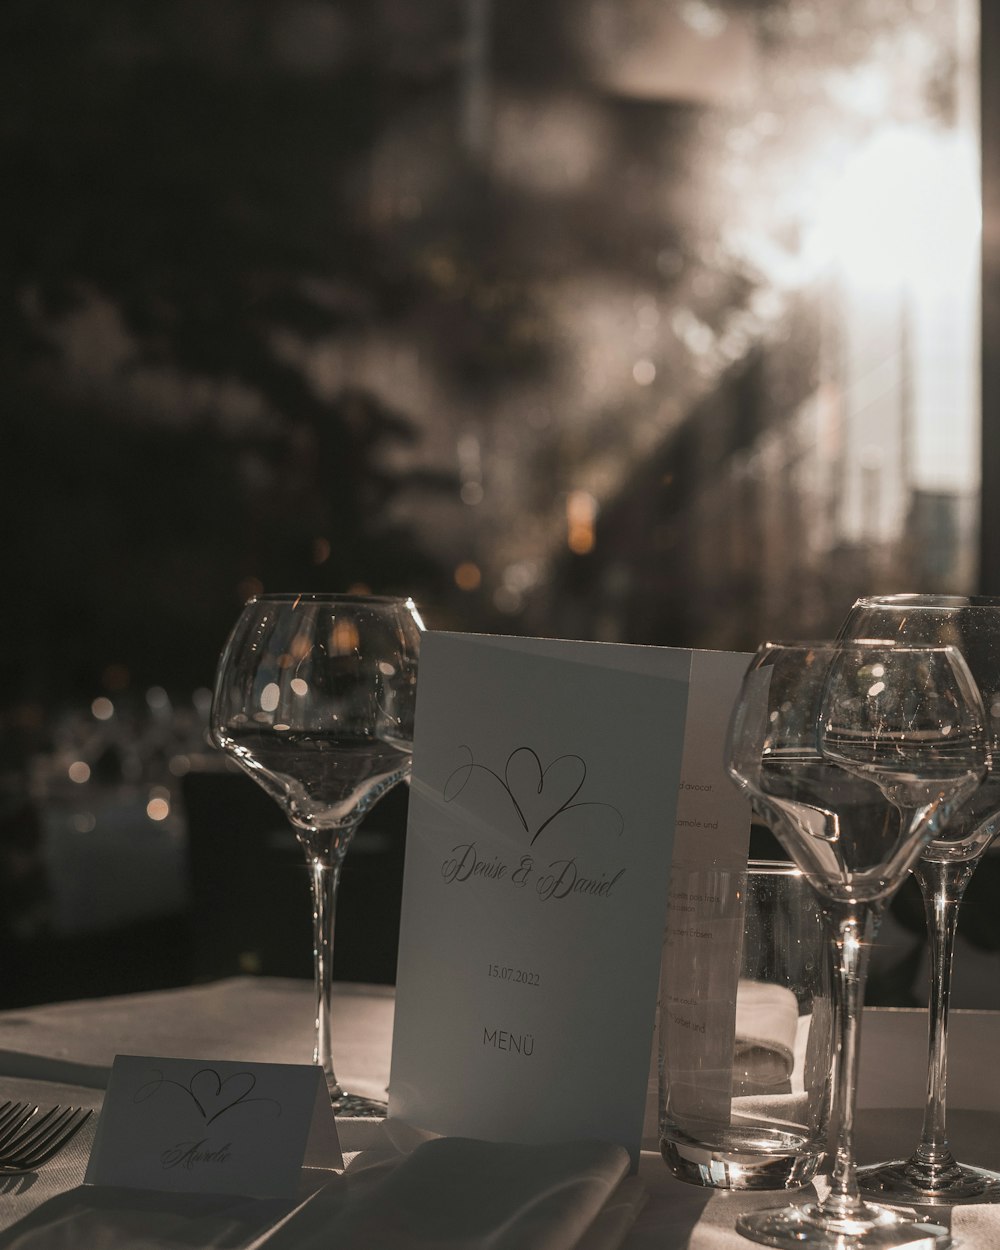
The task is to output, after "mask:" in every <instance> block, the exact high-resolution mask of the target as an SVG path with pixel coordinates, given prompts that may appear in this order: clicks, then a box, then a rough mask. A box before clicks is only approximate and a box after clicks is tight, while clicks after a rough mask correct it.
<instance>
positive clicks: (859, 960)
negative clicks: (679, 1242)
mask: <svg viewBox="0 0 1000 1250" xmlns="http://www.w3.org/2000/svg"><path fill="white" fill-rule="evenodd" d="M984 717H985V713H984V711H983V707H982V702H981V699H980V696H979V692H978V690H977V688H976V686H975V683H974V681H973V680H972V677H971V675H970V674H969V671H968V669H967V668H966V666H965V664H964V661H963V660H962V657H961V655H960V653H959V652H958V651H957V650H955V648H953V647H910V646H905V645H902V644H897V645H894V644H893V643H891V642H874V641H861V640H858V641H842V642H838V643H789V644H775V643H766V644H764V645H763V646H762V647H761V648H760V649H759V650H758V652H757V654H756V656H755V657H754V659H753V661H752V662H751V664H750V667H749V669H748V670H747V673H746V676H745V678H744V681H743V686H742V688H741V691H740V695H739V697H738V699H737V702H736V706H735V708H734V710H733V717H732V721H731V724H730V730H729V738H728V743H727V764H728V770H729V773H730V776H731V777H732V779H733V780H734V781H735V783H736V784H737V785H738V786H739V787H740V788H741V789H742V790H743V791H744V792H745V793H747V794H748V795H749V797H750V799H751V801H752V803H753V806H754V808H755V809H756V811H757V813H758V814H759V815H760V816H761V817H762V818H763V819H764V820H765V821H766V822H767V823H768V824H769V825H770V826H771V828H772V830H773V832H774V833H775V834H776V835H777V837H778V838H779V839H780V841H781V843H782V845H783V846H784V847H785V850H786V851H787V852H788V853H789V855H790V856H791V857H792V859H793V860H794V861H795V862H796V864H797V865H798V866H799V868H800V869H801V871H802V873H803V875H804V876H805V878H806V880H807V881H808V882H809V884H810V886H811V887H812V888H813V890H814V892H815V894H816V896H817V898H818V900H819V903H820V907H821V909H822V912H823V918H824V923H825V926H826V929H827V933H828V936H829V939H830V943H831V947H832V953H833V964H834V1012H833V1015H834V1019H835V1024H836V1036H835V1039H834V1040H835V1055H836V1060H835V1063H834V1070H833V1108H832V1121H833V1125H834V1142H835V1149H834V1155H833V1161H832V1173H831V1178H830V1189H829V1192H828V1193H827V1195H826V1197H824V1198H823V1199H822V1201H817V1202H810V1203H803V1204H799V1205H794V1206H790V1207H784V1208H780V1209H777V1210H759V1211H753V1212H748V1213H745V1214H744V1215H742V1216H740V1218H739V1219H738V1220H737V1223H736V1227H737V1229H738V1230H739V1231H740V1232H741V1233H742V1234H744V1236H747V1237H749V1238H751V1239H752V1240H754V1241H761V1242H764V1243H765V1244H767V1245H772V1246H787V1247H793V1246H794V1247H801V1246H805V1247H811V1248H814V1250H815V1248H817V1247H819V1248H821V1250H861V1248H862V1247H863V1248H865V1250H868V1248H870V1247H879V1248H881V1250H884V1248H887V1247H899V1246H904V1245H908V1246H912V1245H914V1244H918V1243H919V1244H920V1245H921V1246H925V1247H930V1246H934V1245H937V1244H940V1245H942V1246H943V1245H946V1244H947V1243H948V1241H949V1234H948V1232H947V1230H946V1229H945V1228H943V1227H941V1226H939V1225H936V1224H931V1223H924V1222H922V1221H921V1220H920V1219H919V1217H918V1216H917V1215H916V1214H915V1213H913V1212H907V1211H905V1210H902V1209H896V1210H893V1209H891V1208H888V1207H882V1206H878V1205H876V1204H874V1203H871V1202H868V1201H866V1200H865V1199H863V1198H862V1197H861V1194H860V1191H859V1188H858V1181H857V1173H856V1168H855V1163H854V1112H855V1101H856V1087H857V1071H858V1054H859V1049H858V1048H859V1041H860V1025H861V1008H862V1004H863V1002H864V982H865V975H866V972H867V964H868V953H869V949H870V946H871V942H872V940H873V938H874V935H875V932H876V931H877V928H878V923H879V920H880V919H881V916H882V913H883V910H884V908H885V905H886V902H887V900H888V898H889V897H890V896H891V894H892V893H893V891H894V890H895V889H896V888H897V887H898V886H899V884H900V883H901V882H902V880H903V878H904V876H905V874H906V872H907V870H908V869H909V868H910V867H911V866H912V864H913V863H914V862H915V861H916V859H917V857H918V856H919V855H920V853H921V851H922V850H923V848H924V846H925V845H926V843H927V842H928V841H929V840H930V839H931V838H933V837H935V836H936V835H937V834H938V833H939V832H940V831H941V829H943V828H946V827H947V825H948V822H949V820H950V819H951V817H952V815H953V814H954V812H955V810H956V809H957V808H958V806H959V805H960V804H961V803H962V802H964V801H965V800H966V799H967V798H968V796H969V795H970V794H972V793H973V791H974V790H975V789H976V787H977V786H978V785H979V784H980V781H981V779H982V777H983V775H984V773H985V770H986V740H985V731H984V728H983V721H984Z"/></svg>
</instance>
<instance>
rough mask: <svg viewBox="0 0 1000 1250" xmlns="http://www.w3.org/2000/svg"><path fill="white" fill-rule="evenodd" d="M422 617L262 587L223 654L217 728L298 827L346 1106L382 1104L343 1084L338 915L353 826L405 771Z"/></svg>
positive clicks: (364, 1110) (324, 1018) (369, 601)
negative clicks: (337, 1034) (335, 1014)
mask: <svg viewBox="0 0 1000 1250" xmlns="http://www.w3.org/2000/svg"><path fill="white" fill-rule="evenodd" d="M422 628H423V624H422V622H421V620H420V617H419V614H418V613H417V609H416V607H415V606H414V604H413V602H412V600H410V599H399V598H379V597H372V596H360V595H333V594H299V595H291V594H289V595H282V594H270V595H258V596H257V597H256V598H254V599H251V600H250V601H249V602H248V603H247V604H246V605H245V607H244V608H243V611H242V613H241V614H240V617H239V619H238V620H237V622H236V625H235V626H234V628H233V631H232V633H231V634H230V636H229V640H228V642H227V643H226V645H225V648H224V650H223V652H222V656H221V658H220V660H219V667H218V672H217V674H216V679H215V694H214V698H213V701H212V718H211V724H212V736H213V738H214V740H215V743H216V745H217V746H219V747H221V748H222V750H223V751H226V752H227V753H228V754H230V755H231V756H232V757H233V758H234V759H235V760H236V762H237V763H238V764H239V765H241V767H242V768H243V769H244V770H245V771H246V772H248V773H249V774H250V776H251V777H252V778H253V779H254V781H256V782H257V783H258V784H259V785H260V786H262V787H263V789H264V790H266V791H267V793H268V794H270V795H271V797H272V798H274V799H276V800H277V801H278V803H279V804H280V805H281V807H282V808H283V809H284V811H285V814H286V815H287V817H288V819H289V820H290V821H291V823H292V825H293V826H294V828H295V833H296V836H297V837H298V840H299V842H300V843H301V845H302V847H303V849H304V851H305V854H306V861H307V863H308V866H309V872H310V883H311V887H312V904H313V953H314V965H315V979H316V1049H315V1053H314V1056H313V1062H314V1063H318V1064H320V1065H321V1066H322V1068H323V1072H324V1074H325V1076H326V1083H327V1086H328V1088H329V1090H330V1098H331V1100H332V1102H333V1105H334V1108H335V1110H336V1111H338V1112H340V1113H341V1114H344V1115H366V1114H367V1115H377V1114H384V1111H385V1107H384V1104H380V1103H375V1102H372V1101H371V1100H368V1099H364V1098H361V1097H360V1096H358V1095H352V1094H347V1093H345V1092H344V1090H342V1089H341V1087H340V1085H339V1083H338V1081H337V1077H336V1075H335V1073H334V1068H333V1056H332V1051H331V1039H330V1008H331V990H332V980H333V920H334V907H335V904H336V899H337V885H338V883H339V880H340V870H341V866H342V864H343V861H344V856H345V854H346V853H347V848H348V846H349V845H350V842H351V838H352V837H353V835H354V832H355V830H356V829H357V827H358V825H359V824H360V822H361V819H362V817H363V816H364V815H365V813H366V812H367V811H368V809H369V808H370V807H371V806H372V804H374V803H375V802H376V800H377V799H378V798H379V797H380V796H381V795H382V794H384V793H385V792H386V790H388V789H390V787H392V786H394V785H396V783H397V782H399V781H401V780H402V779H403V778H404V777H406V776H407V775H408V774H409V770H410V757H411V751H412V743H413V712H414V704H415V699H416V684H417V657H418V654H419V650H420V631H421V629H422Z"/></svg>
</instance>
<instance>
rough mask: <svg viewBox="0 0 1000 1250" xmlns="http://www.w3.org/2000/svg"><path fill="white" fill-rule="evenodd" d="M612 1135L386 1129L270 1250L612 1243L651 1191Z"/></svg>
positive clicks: (560, 1248)
mask: <svg viewBox="0 0 1000 1250" xmlns="http://www.w3.org/2000/svg"><path fill="white" fill-rule="evenodd" d="M628 1169H629V1157H628V1153H627V1152H626V1151H625V1150H623V1149H622V1148H621V1147H620V1146H615V1145H611V1144H609V1143H607V1142H599V1141H581V1142H562V1143H559V1144H554V1145H541V1146H522V1145H513V1144H505V1143H495V1142H484V1141H475V1140H472V1139H470V1138H460V1137H440V1138H435V1139H432V1140H427V1141H423V1142H422V1143H421V1144H419V1145H418V1146H416V1147H415V1148H414V1149H413V1150H412V1151H411V1152H410V1153H408V1154H400V1153H399V1151H398V1150H397V1149H396V1147H395V1146H394V1145H392V1142H391V1140H390V1137H389V1135H388V1134H387V1136H386V1144H385V1146H384V1147H383V1148H381V1149H373V1150H371V1151H366V1152H364V1153H363V1154H361V1155H359V1156H358V1157H357V1158H356V1159H355V1160H354V1161H353V1162H352V1163H351V1165H350V1166H349V1167H348V1170H347V1172H346V1173H345V1174H344V1175H343V1176H342V1177H338V1178H336V1179H335V1180H333V1181H332V1182H331V1183H330V1184H329V1185H327V1187H326V1188H325V1189H324V1190H323V1191H322V1193H320V1194H318V1195H317V1196H316V1198H315V1199H314V1200H313V1201H312V1202H311V1203H309V1204H308V1206H307V1207H306V1208H305V1209H304V1210H303V1212H302V1216H301V1218H295V1219H292V1220H290V1221H289V1222H288V1224H286V1225H285V1226H284V1227H283V1228H282V1229H280V1230H278V1232H277V1233H276V1234H275V1235H274V1236H273V1237H272V1238H271V1239H270V1240H269V1241H268V1243H267V1245H268V1250H283V1248H284V1247H286V1246H287V1247H288V1248H289V1250H290V1248H291V1247H294V1248H295V1250H368V1248H369V1247H371V1248H373V1250H374V1248H375V1247H383V1246H392V1247H393V1250H417V1248H418V1247H419V1250H573V1248H576V1250H614V1248H615V1247H617V1246H619V1245H620V1244H621V1242H622V1239H623V1238H624V1237H625V1235H626V1233H627V1232H628V1229H629V1228H630V1227H631V1225H632V1222H633V1221H634V1219H635V1216H636V1214H637V1213H638V1211H639V1209H640V1207H641V1205H642V1203H643V1201H644V1200H645V1191H644V1189H643V1188H642V1186H641V1184H640V1182H638V1181H635V1180H633V1179H629V1180H628V1181H627V1182H626V1183H625V1184H624V1185H623V1184H622V1182H623V1181H624V1180H625V1176H626V1173H627V1172H628Z"/></svg>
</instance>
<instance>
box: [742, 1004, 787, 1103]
mask: <svg viewBox="0 0 1000 1250" xmlns="http://www.w3.org/2000/svg"><path fill="white" fill-rule="evenodd" d="M798 1027H799V1004H798V1000H797V999H796V997H795V995H794V994H793V993H792V991H791V990H789V989H786V988H785V986H783V985H772V984H769V983H768V982H765V981H740V983H739V985H738V987H737V990H736V1042H735V1047H734V1050H733V1084H734V1086H736V1087H739V1089H740V1092H741V1093H747V1094H749V1093H754V1092H760V1093H764V1092H767V1091H768V1090H771V1091H773V1092H775V1093H777V1092H779V1090H778V1088H777V1087H779V1086H782V1085H784V1086H786V1087H788V1088H790V1084H789V1083H790V1081H791V1077H792V1072H793V1070H794V1068H795V1039H796V1035H797V1033H798Z"/></svg>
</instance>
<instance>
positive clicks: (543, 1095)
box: [389, 632, 749, 1159]
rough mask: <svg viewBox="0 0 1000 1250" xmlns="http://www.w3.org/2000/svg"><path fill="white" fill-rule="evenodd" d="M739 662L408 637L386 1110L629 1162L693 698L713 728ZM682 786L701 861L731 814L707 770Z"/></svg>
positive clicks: (420, 1123)
mask: <svg viewBox="0 0 1000 1250" xmlns="http://www.w3.org/2000/svg"><path fill="white" fill-rule="evenodd" d="M713 654H719V655H720V656H721V657H722V658H721V660H720V661H719V663H720V664H721V665H722V666H723V668H724V669H725V674H724V677H723V679H722V680H721V681H719V682H714V684H713V681H712V680H708V681H706V680H705V679H706V674H707V675H708V676H709V677H711V675H712V674H714V672H715V666H714V665H713V662H712V660H711V658H710V657H711V656H712V655H713ZM694 655H697V656H698V657H699V659H698V661H697V664H694V663H693V656H694ZM706 657H708V658H706ZM744 667H745V661H742V660H741V661H740V662H739V663H736V662H735V661H734V658H733V657H732V656H731V655H730V654H729V653H709V652H699V653H692V652H690V651H685V650H679V649H672V648H659V647H631V646H622V645H618V644H604V643H582V642H563V641H554V640H546V639H519V638H497V637H488V636H479V635H461V634H448V633H436V632H433V633H429V634H427V635H425V637H424V640H423V643H422V648H421V660H420V689H419V695H418V707H417V720H416V729H415V738H414V756H413V777H412V783H411V792H410V809H409V825H408V833H407V848H406V865H405V873H404V885H403V905H402V916H401V932H400V948H399V962H398V968H397V987H396V1015H395V1028H394V1037H393V1052H392V1075H391V1080H390V1087H389V1114H390V1116H391V1117H398V1118H400V1119H403V1120H405V1121H407V1122H408V1123H411V1124H413V1125H415V1126H417V1127H420V1128H424V1129H429V1130H432V1131H434V1132H437V1133H442V1134H458V1135H466V1136H472V1137H481V1138H488V1139H492V1140H512V1141H521V1142H544V1141H553V1140H559V1139H568V1138H574V1137H576V1138H579V1137H599V1138H603V1139H605V1140H610V1141H614V1142H617V1143H619V1144H621V1145H622V1146H624V1147H625V1148H626V1149H627V1150H629V1151H630V1153H631V1154H632V1156H633V1159H637V1157H638V1150H639V1144H640V1140H641V1134H642V1126H643V1117H644V1111H645V1104H646V1095H647V1086H648V1077H649V1059H650V1043H651V1039H652V1038H653V1029H654V1019H655V1011H656V1000H657V991H658V984H659V969H660V953H661V946H662V940H663V933H664V921H665V911H666V902H667V883H668V876H669V869H670V862H671V853H672V847H673V841H674V823H675V815H676V812H677V806H678V794H679V789H680V783H681V765H682V759H683V758H684V754H685V734H686V723H687V714H688V708H689V702H690V704H691V706H692V708H699V709H700V712H699V715H701V716H706V715H707V716H708V718H709V719H710V720H712V719H714V720H718V718H719V717H720V716H721V717H722V719H723V722H724V723H725V722H727V721H728V716H729V709H730V707H731V703H732V696H733V694H734V693H735V689H734V688H731V687H732V680H733V675H734V674H736V673H737V671H738V672H739V673H742V670H743V668H744ZM693 677H694V679H695V680H696V681H697V682H698V683H699V694H698V695H696V696H695V697H693V698H691V699H689V692H691V691H692V678H693ZM737 684H738V681H737ZM702 687H704V690H703V689H702ZM716 687H718V689H716ZM713 690H715V693H714V694H713V693H712V691H713ZM705 691H708V694H707V695H705V694H704V692H705ZM720 692H721V693H720ZM703 696H704V697H703ZM691 776H692V778H693V780H692V781H691V785H692V787H701V786H708V785H711V786H712V787H713V792H716V791H715V789H714V788H716V787H717V797H718V800H719V802H718V804H715V805H713V804H712V803H711V801H710V800H711V797H712V794H711V793H710V792H709V791H708V790H704V789H692V791H691V794H692V795H696V796H698V797H699V799H700V802H699V803H698V804H696V805H691V804H689V806H688V810H689V811H691V812H692V813H693V812H694V811H695V807H696V806H697V810H698V811H699V812H701V813H702V814H701V815H694V814H692V815H690V816H688V817H687V819H688V820H689V821H690V822H692V823H691V825H690V826H689V832H690V830H693V829H694V828H695V826H694V822H695V821H701V823H702V825H703V827H704V836H703V837H700V838H698V837H694V838H691V839H688V841H690V842H692V843H693V844H694V846H695V847H696V848H697V847H699V846H700V847H703V848H704V854H705V855H706V857H708V859H709V860H711V859H712V858H714V857H716V856H717V855H718V854H719V847H720V845H721V843H722V842H723V841H724V840H725V839H726V838H727V837H730V833H728V832H727V829H728V826H726V828H723V827H722V826H723V825H725V823H726V822H725V821H724V820H723V821H722V822H721V823H720V824H719V827H717V828H711V829H710V828H708V826H709V825H710V824H711V823H712V822H717V821H718V820H719V818H718V816H717V815H716V814H714V813H715V811H716V809H718V808H722V807H725V804H726V803H728V795H723V793H722V785H721V784H720V778H721V777H723V776H724V774H722V771H721V762H720V763H719V764H718V765H715V764H708V763H705V764H704V765H703V767H701V768H700V769H693V770H692V772H691ZM727 810H728V809H727ZM748 827H749V820H748V819H746V820H744V831H743V838H744V854H745V839H746V830H747V829H748ZM709 848H711V849H709ZM695 853H700V852H698V851H697V849H696V851H695ZM729 853H730V852H727V853H726V856H725V857H727V858H728V855H729Z"/></svg>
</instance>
